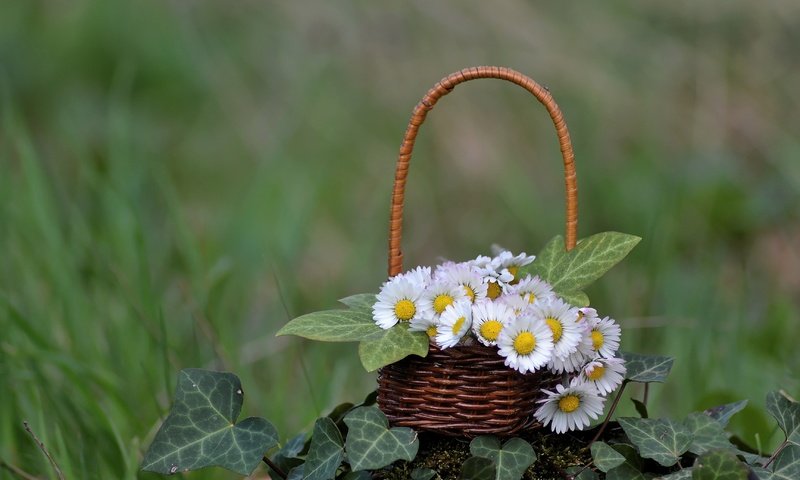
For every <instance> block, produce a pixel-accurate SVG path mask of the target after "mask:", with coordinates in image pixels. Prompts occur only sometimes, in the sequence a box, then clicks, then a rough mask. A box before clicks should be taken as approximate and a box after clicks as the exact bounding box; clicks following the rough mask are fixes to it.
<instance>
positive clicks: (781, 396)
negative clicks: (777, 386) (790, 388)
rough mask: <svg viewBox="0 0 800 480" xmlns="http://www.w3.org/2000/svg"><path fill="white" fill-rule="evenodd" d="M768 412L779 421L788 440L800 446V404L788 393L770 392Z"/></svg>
mask: <svg viewBox="0 0 800 480" xmlns="http://www.w3.org/2000/svg"><path fill="white" fill-rule="evenodd" d="M767 411H768V412H769V413H770V414H772V416H773V417H775V420H777V421H778V426H779V427H781V430H783V433H785V434H786V440H788V441H789V442H790V443H793V444H795V445H800V403H797V402H796V401H794V400H793V399H791V398H790V397H789V396H788V395H787V394H786V392H783V391H779V392H769V393H768V394H767Z"/></svg>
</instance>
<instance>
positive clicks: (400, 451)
mask: <svg viewBox="0 0 800 480" xmlns="http://www.w3.org/2000/svg"><path fill="white" fill-rule="evenodd" d="M344 423H346V424H347V426H348V428H349V430H348V432H347V440H346V447H345V448H346V450H347V460H348V462H349V463H350V467H351V468H352V469H353V470H354V471H356V470H374V469H376V468H383V467H385V466H387V465H389V464H391V463H393V462H395V461H396V460H407V461H409V462H410V461H411V460H413V459H414V457H416V456H417V450H418V449H419V440H418V439H417V434H416V433H414V431H413V430H411V429H410V428H405V427H398V428H391V429H390V428H389V420H387V419H386V415H384V414H383V412H381V411H380V410H379V409H378V407H358V408H356V409H355V410H353V411H352V412H350V413H348V414H347V416H346V417H344Z"/></svg>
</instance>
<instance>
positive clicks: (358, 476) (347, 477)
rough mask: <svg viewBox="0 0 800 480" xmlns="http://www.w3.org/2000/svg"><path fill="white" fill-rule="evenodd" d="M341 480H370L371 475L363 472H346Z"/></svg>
mask: <svg viewBox="0 0 800 480" xmlns="http://www.w3.org/2000/svg"><path fill="white" fill-rule="evenodd" d="M341 480H372V474H371V473H369V472H365V471H363V470H362V471H360V472H347V473H345V474H344V476H343V477H341Z"/></svg>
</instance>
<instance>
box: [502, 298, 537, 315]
mask: <svg viewBox="0 0 800 480" xmlns="http://www.w3.org/2000/svg"><path fill="white" fill-rule="evenodd" d="M497 303H502V304H503V305H507V306H508V307H511V309H512V310H513V311H514V315H517V316H519V315H522V314H524V313H526V312H527V311H528V310H530V309H531V308H532V306H531V304H530V302H528V300H526V299H524V298H522V297H520V296H519V295H503V296H501V297H500V298H498V299H497Z"/></svg>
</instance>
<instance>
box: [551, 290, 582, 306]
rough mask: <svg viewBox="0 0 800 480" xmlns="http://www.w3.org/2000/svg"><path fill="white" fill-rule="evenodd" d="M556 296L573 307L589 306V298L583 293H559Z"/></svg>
mask: <svg viewBox="0 0 800 480" xmlns="http://www.w3.org/2000/svg"><path fill="white" fill-rule="evenodd" d="M558 296H559V297H561V300H564V301H565V302H567V303H569V304H570V305H572V306H573V307H588V306H589V297H588V296H587V295H586V294H585V293H583V292H561V293H559V294H558Z"/></svg>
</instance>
